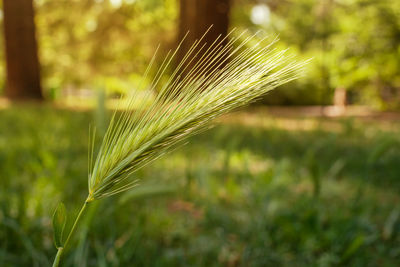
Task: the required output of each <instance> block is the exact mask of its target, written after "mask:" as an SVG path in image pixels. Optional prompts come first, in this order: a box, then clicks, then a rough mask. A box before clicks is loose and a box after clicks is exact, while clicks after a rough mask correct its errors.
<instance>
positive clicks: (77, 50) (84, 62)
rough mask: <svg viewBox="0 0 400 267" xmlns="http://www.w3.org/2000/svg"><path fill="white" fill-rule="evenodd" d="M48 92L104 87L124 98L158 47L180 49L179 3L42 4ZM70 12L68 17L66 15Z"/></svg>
mask: <svg viewBox="0 0 400 267" xmlns="http://www.w3.org/2000/svg"><path fill="white" fill-rule="evenodd" d="M36 4H37V5H36V6H37V27H38V37H39V44H40V45H41V62H42V65H43V67H42V72H43V84H44V87H45V89H46V91H47V93H51V94H53V93H54V96H55V97H57V94H58V93H59V92H61V91H62V89H65V88H69V89H79V88H89V89H96V88H98V87H102V88H105V89H107V91H109V92H110V91H111V92H113V93H114V92H116V93H124V92H125V90H129V89H132V88H133V87H134V86H135V84H137V83H138V82H139V81H140V80H141V79H142V75H141V74H142V73H143V71H144V69H145V68H146V67H147V65H148V64H149V61H150V59H151V57H152V56H153V54H154V51H155V49H156V47H157V45H158V44H163V45H162V47H161V49H163V50H164V51H160V52H159V55H163V54H166V52H165V51H166V50H169V49H172V48H173V47H174V46H175V32H174V28H175V17H176V15H177V11H178V10H177V3H176V0H146V1H137V0H136V1H135V0H86V1H80V0H57V1H54V0H36ZM66 10H68V13H66V12H65V11H66Z"/></svg>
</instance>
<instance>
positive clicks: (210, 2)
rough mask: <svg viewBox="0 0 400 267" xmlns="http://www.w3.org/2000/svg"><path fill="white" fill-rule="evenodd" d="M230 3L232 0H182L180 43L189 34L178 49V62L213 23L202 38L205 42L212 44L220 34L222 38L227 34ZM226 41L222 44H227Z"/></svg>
mask: <svg viewBox="0 0 400 267" xmlns="http://www.w3.org/2000/svg"><path fill="white" fill-rule="evenodd" d="M230 5H231V0H180V17H179V33H178V40H177V41H178V43H180V42H181V41H182V39H183V38H184V36H185V35H186V34H187V36H186V38H185V40H184V41H183V43H182V45H181V49H180V50H179V51H178V62H179V61H181V60H182V58H183V57H184V56H185V54H186V53H187V51H188V50H189V49H190V47H191V46H192V44H193V43H194V42H195V41H196V40H198V39H200V38H201V37H202V36H203V35H204V33H205V32H206V31H207V29H209V28H210V26H211V25H212V27H211V28H210V30H209V31H208V33H207V34H206V35H205V36H204V38H203V39H202V40H203V41H202V43H203V44H204V43H207V44H208V45H210V44H212V43H213V42H214V40H215V39H216V38H218V36H219V35H221V36H222V38H223V37H225V36H226V35H227V33H228V27H229V11H230ZM226 41H227V40H225V41H224V42H223V43H222V44H226ZM193 64H195V61H194V62H193ZM193 64H192V65H193ZM189 69H190V67H189Z"/></svg>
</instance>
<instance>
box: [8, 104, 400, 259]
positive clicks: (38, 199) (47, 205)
mask: <svg viewBox="0 0 400 267" xmlns="http://www.w3.org/2000/svg"><path fill="white" fill-rule="evenodd" d="M101 117H102V116H100V118H101ZM96 118H97V119H96ZM98 118H99V115H98V113H97V115H96V113H92V112H89V111H87V112H75V111H69V110H61V109H55V108H51V107H46V106H43V107H38V106H13V107H10V108H7V109H4V110H0V266H49V265H50V264H51V262H52V259H53V257H54V255H55V252H56V249H55V248H54V245H53V240H52V230H51V216H52V213H53V211H54V208H55V207H56V205H57V204H58V202H59V201H63V202H64V203H65V204H66V206H67V210H68V211H69V212H70V213H72V214H70V217H71V218H72V217H73V213H76V212H77V209H78V208H79V206H80V204H81V203H82V202H83V201H84V199H85V197H86V195H87V165H88V163H87V140H88V125H89V122H91V121H93V120H97V121H98V123H99V124H100V131H101V128H102V126H101V125H103V124H104V123H101V119H100V120H99V119H98ZM99 121H100V122H99ZM399 133H400V123H399V122H396V121H394V120H392V121H378V120H372V119H368V120H367V119H364V120H361V119H355V118H346V119H320V118H310V117H307V118H306V117H302V116H300V115H298V116H295V117H279V116H274V117H271V116H268V114H267V112H265V109H261V110H251V111H241V112H238V113H235V114H233V115H230V116H228V117H224V118H222V119H221V120H220V121H219V122H218V123H217V124H216V127H214V128H213V129H211V130H210V131H208V132H205V133H203V134H202V135H200V136H196V137H194V138H191V139H190V140H189V143H188V144H187V145H186V146H183V147H180V148H178V149H176V150H175V151H173V152H172V153H170V154H168V155H167V156H165V157H164V158H162V159H160V160H158V161H156V162H155V163H153V164H152V165H149V166H147V167H146V168H143V169H141V170H140V171H138V172H137V174H136V176H137V177H138V178H140V179H141V180H142V182H141V186H140V187H138V188H137V189H135V190H133V191H130V192H127V193H125V194H123V195H121V196H119V197H118V196H117V197H112V198H110V199H107V200H104V201H100V202H97V203H93V204H90V205H91V206H90V207H89V210H88V212H87V214H86V215H85V218H84V220H83V224H82V225H81V227H80V229H79V231H78V232H77V234H76V236H75V240H74V242H73V245H72V246H71V248H72V249H70V250H69V251H68V252H67V254H66V258H65V261H64V265H63V266H399V265H400V196H399V193H400V135H399Z"/></svg>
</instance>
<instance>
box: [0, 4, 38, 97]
mask: <svg viewBox="0 0 400 267" xmlns="http://www.w3.org/2000/svg"><path fill="white" fill-rule="evenodd" d="M3 11H4V36H5V52H6V53H5V54H6V62H7V84H6V90H5V94H6V96H7V97H9V98H12V99H42V98H43V96H42V91H41V86H40V71H39V60H38V55H37V44H36V38H35V22H34V10H33V3H32V0H3Z"/></svg>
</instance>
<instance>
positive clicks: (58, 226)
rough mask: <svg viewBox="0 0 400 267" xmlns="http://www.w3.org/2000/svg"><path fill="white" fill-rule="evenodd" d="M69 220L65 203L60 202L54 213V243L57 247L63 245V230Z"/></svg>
mask: <svg viewBox="0 0 400 267" xmlns="http://www.w3.org/2000/svg"><path fill="white" fill-rule="evenodd" d="M66 222H67V212H66V210H65V206H64V204H63V203H60V204H58V206H57V208H56V210H55V212H54V215H53V231H54V243H55V245H56V248H60V247H63V239H62V237H63V232H64V228H65V223H66Z"/></svg>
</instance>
